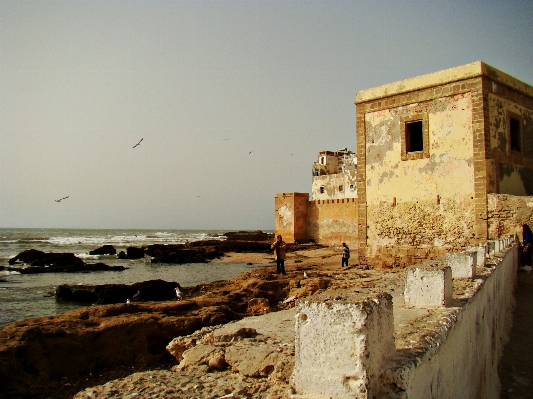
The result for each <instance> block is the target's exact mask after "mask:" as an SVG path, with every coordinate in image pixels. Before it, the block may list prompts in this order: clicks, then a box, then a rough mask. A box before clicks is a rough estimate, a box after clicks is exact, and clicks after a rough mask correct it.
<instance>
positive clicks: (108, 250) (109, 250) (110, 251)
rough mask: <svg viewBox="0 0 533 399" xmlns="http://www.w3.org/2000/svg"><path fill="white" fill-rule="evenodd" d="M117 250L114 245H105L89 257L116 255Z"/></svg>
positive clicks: (90, 253) (92, 252)
mask: <svg viewBox="0 0 533 399" xmlns="http://www.w3.org/2000/svg"><path fill="white" fill-rule="evenodd" d="M116 253H117V250H116V249H115V247H114V246H113V245H103V246H101V247H100V248H96V249H95V250H93V251H90V252H89V255H115V254H116Z"/></svg>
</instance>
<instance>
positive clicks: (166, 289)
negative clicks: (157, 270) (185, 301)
mask: <svg viewBox="0 0 533 399" xmlns="http://www.w3.org/2000/svg"><path fill="white" fill-rule="evenodd" d="M176 287H178V288H180V289H182V288H181V286H180V285H179V284H178V283H176V282H167V281H164V280H149V281H143V282H140V283H135V284H131V285H127V284H100V285H68V284H62V285H60V286H59V287H57V289H56V292H55V296H56V298H57V299H61V300H64V301H76V302H87V303H97V304H113V303H126V301H127V300H128V299H130V300H131V301H132V302H142V301H171V300H174V299H176V293H175V289H176Z"/></svg>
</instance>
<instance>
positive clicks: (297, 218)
mask: <svg viewBox="0 0 533 399" xmlns="http://www.w3.org/2000/svg"><path fill="white" fill-rule="evenodd" d="M308 200H309V194H307V193H281V194H276V196H275V204H274V217H275V222H274V232H275V235H276V236H277V235H278V234H281V235H282V236H283V240H284V241H286V242H293V241H295V240H305V239H307V202H308Z"/></svg>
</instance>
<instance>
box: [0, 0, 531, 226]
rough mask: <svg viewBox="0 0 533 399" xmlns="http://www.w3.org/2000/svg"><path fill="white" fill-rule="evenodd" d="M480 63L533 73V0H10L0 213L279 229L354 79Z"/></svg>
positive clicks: (72, 220)
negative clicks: (281, 202)
mask: <svg viewBox="0 0 533 399" xmlns="http://www.w3.org/2000/svg"><path fill="white" fill-rule="evenodd" d="M473 61H485V62H487V63H488V64H490V65H492V66H494V67H496V68H498V69H501V70H503V71H505V72H507V73H509V74H511V75H513V76H515V77H517V78H518V79H521V80H523V81H525V82H528V83H529V84H533V1H531V0H525V1H489V0H483V1H431V2H430V1H427V2H426V1H93V0H91V1H4V0H0V227H64V228H156V229H227V230H230V229H273V226H274V195H275V194H276V193H278V192H291V191H298V192H310V190H311V166H312V163H313V162H314V161H316V159H317V156H318V152H319V151H320V150H337V149H339V148H343V147H348V149H351V150H355V142H356V140H355V135H356V132H355V106H354V101H355V93H356V92H357V91H359V90H362V89H365V88H369V87H373V86H377V85H381V84H385V83H389V82H393V81H396V80H401V79H405V78H409V77H414V76H417V75H421V74H425V73H430V72H434V71H438V70H442V69H446V68H450V67H454V66H458V65H463V64H467V63H470V62H473ZM141 138H143V141H142V143H141V144H140V145H139V146H138V147H137V148H135V149H134V148H132V147H133V146H134V145H135V144H136V143H137V142H138V141H139V140H140V139H141ZM250 152H251V153H250ZM66 196H69V198H67V199H65V200H63V201H61V202H56V201H55V200H56V199H59V198H62V197H66Z"/></svg>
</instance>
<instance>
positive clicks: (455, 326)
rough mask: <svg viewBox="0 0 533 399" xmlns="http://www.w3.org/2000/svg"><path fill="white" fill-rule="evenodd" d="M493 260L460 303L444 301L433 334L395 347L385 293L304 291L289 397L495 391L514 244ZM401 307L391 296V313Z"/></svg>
mask: <svg viewBox="0 0 533 399" xmlns="http://www.w3.org/2000/svg"><path fill="white" fill-rule="evenodd" d="M507 245H509V244H507ZM443 261H445V259H443ZM491 261H495V266H490V267H491V268H492V272H491V273H490V275H488V276H487V277H486V278H478V279H472V283H473V285H475V286H476V287H477V289H476V290H475V291H474V293H473V294H472V295H471V296H468V297H465V298H466V299H463V300H464V301H466V302H461V301H460V300H458V299H455V302H454V303H452V306H449V307H447V308H443V311H445V312H446V313H447V314H448V316H447V319H446V320H447V321H446V322H442V323H441V322H439V323H438V325H440V327H439V328H438V329H437V330H435V331H436V332H435V333H431V334H429V335H427V336H424V335H422V336H420V337H419V338H418V339H419V340H420V342H418V344H417V343H416V342H415V343H413V346H411V345H409V346H408V347H403V348H401V350H398V351H396V350H395V348H394V346H392V345H390V344H389V343H390V342H391V339H392V338H393V337H392V334H393V332H392V329H391V328H390V314H389V310H390V309H389V307H390V305H389V306H386V305H387V304H388V302H389V301H387V300H386V297H385V296H384V295H388V294H381V295H380V296H378V297H376V298H375V304H372V300H371V299H370V300H369V299H366V300H361V299H357V298H356V297H353V298H350V297H347V296H346V295H343V294H340V295H339V294H337V297H335V294H334V293H330V294H331V295H333V296H332V298H333V299H331V298H329V299H328V298H325V297H320V296H317V297H316V298H314V299H312V297H311V298H307V299H306V301H305V302H304V303H302V304H300V305H299V309H298V314H297V322H296V341H295V342H296V345H295V367H294V374H293V384H294V385H293V387H294V388H295V391H296V395H293V397H294V398H361V399H368V398H379V399H384V398H388V399H426V398H428V399H432V398H438V399H448V398H449V399H457V398H461V399H479V398H483V399H496V398H498V397H499V395H500V381H499V377H498V372H497V368H498V363H499V361H500V359H501V356H502V352H503V346H504V344H505V343H506V342H507V339H508V334H509V332H510V328H511V325H512V323H511V318H512V308H513V304H514V287H515V285H516V274H517V268H518V263H519V252H518V247H517V245H516V244H514V245H512V246H511V247H510V248H509V249H504V248H502V250H501V252H499V253H497V254H496V258H492V259H491ZM491 264H492V263H491ZM482 267H483V266H482ZM485 270H487V269H485ZM331 295H330V296H331ZM350 299H351V300H352V301H354V302H352V303H350ZM379 304H382V305H381V306H377V305H379ZM370 305H371V306H370ZM402 306H404V309H406V308H405V305H401V304H396V300H395V305H394V312H401V311H402V309H400V308H401V307H402ZM422 341H424V342H423V344H420V343H421V342H422ZM409 348H412V349H409ZM415 348H416V349H415Z"/></svg>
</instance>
